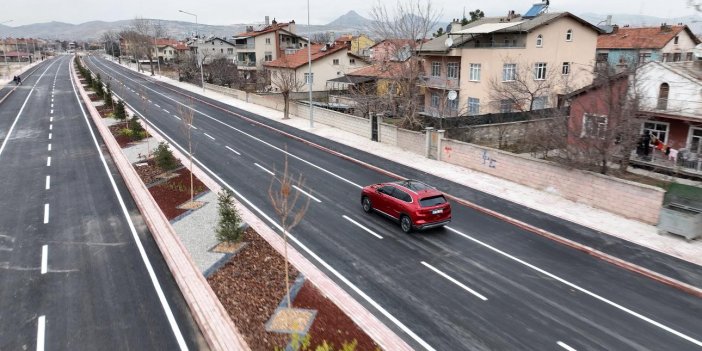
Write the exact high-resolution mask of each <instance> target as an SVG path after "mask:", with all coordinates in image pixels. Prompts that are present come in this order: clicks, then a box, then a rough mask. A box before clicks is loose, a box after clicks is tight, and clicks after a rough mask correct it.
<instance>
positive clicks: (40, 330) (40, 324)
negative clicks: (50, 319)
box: [37, 316, 46, 351]
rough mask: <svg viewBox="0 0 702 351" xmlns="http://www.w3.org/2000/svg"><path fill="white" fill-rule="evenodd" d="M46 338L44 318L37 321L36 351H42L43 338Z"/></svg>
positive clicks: (40, 317) (41, 317)
mask: <svg viewBox="0 0 702 351" xmlns="http://www.w3.org/2000/svg"><path fill="white" fill-rule="evenodd" d="M45 337H46V316H39V318H38V319H37V351H44V338H45Z"/></svg>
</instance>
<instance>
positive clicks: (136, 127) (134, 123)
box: [129, 115, 144, 133]
mask: <svg viewBox="0 0 702 351" xmlns="http://www.w3.org/2000/svg"><path fill="white" fill-rule="evenodd" d="M129 129H131V130H132V131H134V132H135V133H140V132H143V131H144V127H142V126H141V123H139V117H138V116H137V115H134V116H132V118H131V119H130V120H129Z"/></svg>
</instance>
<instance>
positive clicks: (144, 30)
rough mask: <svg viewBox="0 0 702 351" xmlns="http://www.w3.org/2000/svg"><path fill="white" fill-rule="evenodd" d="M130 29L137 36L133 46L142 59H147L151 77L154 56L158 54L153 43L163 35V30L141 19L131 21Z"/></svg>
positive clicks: (158, 24) (147, 20) (151, 22)
mask: <svg viewBox="0 0 702 351" xmlns="http://www.w3.org/2000/svg"><path fill="white" fill-rule="evenodd" d="M131 27H132V30H133V31H134V32H135V33H136V34H137V35H136V39H137V40H136V43H135V44H136V46H137V47H138V52H139V54H140V55H142V57H146V58H148V59H149V66H151V75H152V76H153V75H155V72H154V64H153V62H154V55H155V54H158V51H157V50H158V48H156V45H155V42H154V41H155V40H156V39H158V38H160V37H163V36H164V35H165V29H164V27H163V26H162V25H161V24H160V23H158V22H154V21H152V20H150V19H146V18H141V17H137V18H135V19H134V20H132V23H131Z"/></svg>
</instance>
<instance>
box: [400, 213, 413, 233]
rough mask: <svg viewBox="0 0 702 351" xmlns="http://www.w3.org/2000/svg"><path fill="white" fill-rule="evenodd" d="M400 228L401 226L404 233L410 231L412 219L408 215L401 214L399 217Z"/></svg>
mask: <svg viewBox="0 0 702 351" xmlns="http://www.w3.org/2000/svg"><path fill="white" fill-rule="evenodd" d="M400 228H402V231H403V232H405V233H409V232H411V231H412V220H411V219H410V218H409V217H408V216H402V218H400Z"/></svg>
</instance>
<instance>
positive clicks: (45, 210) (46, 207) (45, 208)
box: [44, 204, 49, 224]
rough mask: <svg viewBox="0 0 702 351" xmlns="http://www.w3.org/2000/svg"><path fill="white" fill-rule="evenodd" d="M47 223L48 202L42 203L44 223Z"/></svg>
mask: <svg viewBox="0 0 702 351" xmlns="http://www.w3.org/2000/svg"><path fill="white" fill-rule="evenodd" d="M47 223H49V204H44V224H47Z"/></svg>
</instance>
